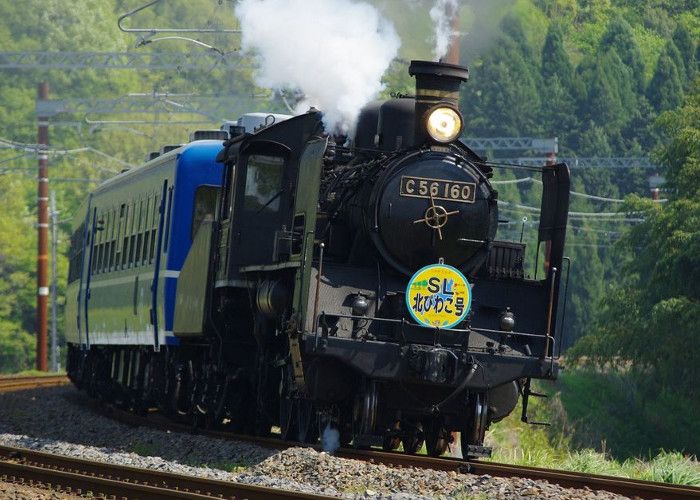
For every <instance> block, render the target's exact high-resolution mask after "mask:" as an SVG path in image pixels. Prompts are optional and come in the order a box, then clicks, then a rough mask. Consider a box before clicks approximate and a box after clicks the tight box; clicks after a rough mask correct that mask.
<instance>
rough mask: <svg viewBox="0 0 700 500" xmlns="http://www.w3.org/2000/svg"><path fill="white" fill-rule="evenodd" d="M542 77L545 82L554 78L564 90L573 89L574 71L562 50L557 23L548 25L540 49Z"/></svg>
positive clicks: (561, 36) (561, 38)
mask: <svg viewBox="0 0 700 500" xmlns="http://www.w3.org/2000/svg"><path fill="white" fill-rule="evenodd" d="M542 76H543V78H544V79H545V80H548V79H551V78H553V77H555V76H556V77H557V78H558V79H559V82H560V84H561V85H562V86H563V87H564V88H565V89H567V90H571V89H572V88H573V78H574V70H573V67H572V65H571V60H570V59H569V54H568V53H567V52H566V49H565V48H564V36H563V33H562V30H561V26H560V25H559V24H557V23H552V24H550V25H549V30H548V31H547V38H545V41H544V46H543V47H542Z"/></svg>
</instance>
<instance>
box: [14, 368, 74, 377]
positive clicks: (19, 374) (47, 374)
mask: <svg viewBox="0 0 700 500" xmlns="http://www.w3.org/2000/svg"><path fill="white" fill-rule="evenodd" d="M65 374H66V372H63V371H62V372H42V371H39V370H24V371H21V372H15V373H3V374H0V377H2V378H15V377H53V376H55V375H65Z"/></svg>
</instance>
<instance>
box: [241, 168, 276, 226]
mask: <svg viewBox="0 0 700 500" xmlns="http://www.w3.org/2000/svg"><path fill="white" fill-rule="evenodd" d="M247 167H248V168H247V170H246V181H245V194H244V199H243V209H244V210H245V211H246V212H254V213H256V214H261V215H264V214H274V213H277V212H278V211H279V209H280V206H281V203H280V198H281V197H282V194H283V193H284V189H283V188H282V178H283V174H284V169H283V167H284V158H280V157H278V156H266V155H250V156H249V157H248V165H247Z"/></svg>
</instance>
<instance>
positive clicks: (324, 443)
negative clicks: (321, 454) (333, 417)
mask: <svg viewBox="0 0 700 500" xmlns="http://www.w3.org/2000/svg"><path fill="white" fill-rule="evenodd" d="M321 447H322V448H323V451H325V452H327V453H331V454H332V453H335V452H336V450H337V449H338V448H340V432H338V429H334V428H332V427H331V423H330V422H328V424H327V425H326V428H325V429H323V434H322V435H321Z"/></svg>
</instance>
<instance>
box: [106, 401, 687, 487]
mask: <svg viewBox="0 0 700 500" xmlns="http://www.w3.org/2000/svg"><path fill="white" fill-rule="evenodd" d="M93 408H97V409H98V410H99V411H101V412H103V413H106V414H107V416H110V417H111V418H116V419H117V420H119V421H121V422H122V423H125V424H128V425H134V426H139V425H145V426H148V427H152V428H157V429H161V430H169V431H177V432H193V429H192V427H191V426H188V425H183V424H177V423H173V422H170V421H168V420H167V419H165V418H163V417H160V416H158V415H157V414H155V415H151V416H149V417H141V416H138V415H134V414H133V413H130V412H126V411H123V410H120V409H116V408H112V407H110V408H109V410H107V411H106V412H105V410H104V408H103V407H99V406H97V405H96V404H95V405H93ZM153 417H155V418H153ZM196 432H197V433H198V434H202V435H206V436H210V437H216V438H221V439H227V440H238V441H245V442H249V443H253V444H257V445H259V446H263V447H267V448H274V449H285V448H288V447H289V446H305V445H302V444H300V443H290V442H286V441H281V440H279V439H276V438H258V437H252V436H247V435H239V434H232V433H228V432H224V431H218V430H204V429H197V430H196ZM316 448H317V449H318V447H316ZM335 455H336V456H338V457H341V458H348V459H354V460H362V461H367V462H372V463H377V464H383V465H387V466H392V467H404V468H406V467H415V468H419V469H434V470H442V471H455V472H458V473H470V474H477V475H490V476H494V477H518V478H529V479H534V480H543V481H548V482H550V483H552V484H558V485H560V486H562V487H564V488H577V489H585V488H589V489H591V490H602V491H609V492H612V493H618V494H620V495H625V496H628V497H631V498H635V497H636V498H642V499H647V498H648V499H652V498H654V499H657V498H658V499H668V500H686V499H693V498H697V499H700V488H695V487H691V486H683V485H675V484H667V483H654V482H650V481H640V480H635V479H627V478H621V477H613V476H602V475H596V474H584V473H581V472H570V471H562V470H550V469H542V468H537V467H525V466H519V465H510V464H502V463H496V462H486V461H469V462H465V461H464V460H460V459H455V458H433V457H427V456H425V455H408V454H404V453H398V452H385V451H380V450H358V449H354V448H341V449H340V450H338V451H337V452H336V454H335Z"/></svg>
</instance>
